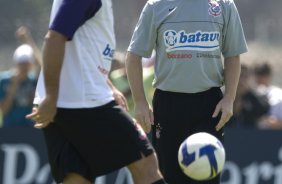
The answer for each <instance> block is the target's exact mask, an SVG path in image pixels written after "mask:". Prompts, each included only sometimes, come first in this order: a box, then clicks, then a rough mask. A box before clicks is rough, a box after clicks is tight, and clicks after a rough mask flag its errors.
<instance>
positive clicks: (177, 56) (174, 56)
mask: <svg viewBox="0 0 282 184" xmlns="http://www.w3.org/2000/svg"><path fill="white" fill-rule="evenodd" d="M166 55H167V58H168V59H191V58H192V57H193V56H192V54H170V53H167V54H166Z"/></svg>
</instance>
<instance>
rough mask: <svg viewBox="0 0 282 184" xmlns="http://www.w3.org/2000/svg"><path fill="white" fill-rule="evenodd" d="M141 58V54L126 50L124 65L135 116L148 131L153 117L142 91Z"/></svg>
mask: <svg viewBox="0 0 282 184" xmlns="http://www.w3.org/2000/svg"><path fill="white" fill-rule="evenodd" d="M141 59H142V58H141V56H138V55H136V54H133V53H131V52H128V53H127V56H126V61H125V65H126V70H127V77H128V82H129V85H130V89H131V92H132V96H133V101H134V104H135V118H136V120H137V122H138V123H139V124H140V125H141V126H142V128H143V129H144V130H145V131H146V132H147V133H148V132H150V130H151V124H153V122H154V118H153V112H152V109H151V107H150V106H149V104H148V102H147V100H146V95H145V91H144V85H143V69H142V62H141Z"/></svg>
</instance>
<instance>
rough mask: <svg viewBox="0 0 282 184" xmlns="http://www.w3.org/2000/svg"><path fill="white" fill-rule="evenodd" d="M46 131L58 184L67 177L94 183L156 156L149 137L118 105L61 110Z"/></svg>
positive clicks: (52, 168) (54, 174)
mask: <svg viewBox="0 0 282 184" xmlns="http://www.w3.org/2000/svg"><path fill="white" fill-rule="evenodd" d="M43 130H44V135H45V140H46V144H47V148H48V157H49V162H50V165H51V171H52V175H53V177H54V179H55V180H56V182H58V183H60V182H62V181H63V179H64V177H65V176H66V174H68V173H77V174H80V175H81V176H83V177H85V178H86V179H88V180H89V181H94V180H95V178H96V177H97V176H99V175H104V174H106V173H108V172H111V171H114V170H116V169H119V168H121V167H124V166H127V165H129V164H130V163H132V162H134V161H137V160H140V159H141V158H142V155H144V156H148V155H150V154H152V153H153V152H154V150H153V148H152V146H151V144H150V143H149V141H148V139H147V137H146V134H145V133H144V132H143V131H142V129H141V128H140V127H139V126H137V125H136V124H135V123H134V122H133V121H132V118H130V116H129V115H128V114H127V113H125V112H124V111H123V110H122V109H121V108H120V107H119V106H118V105H116V103H115V102H110V103H108V104H106V105H103V106H100V107H96V108H89V109H88V108H87V109H62V108H59V109H58V111H57V114H56V117H55V121H54V123H50V125H49V126H48V127H46V128H44V129H43Z"/></svg>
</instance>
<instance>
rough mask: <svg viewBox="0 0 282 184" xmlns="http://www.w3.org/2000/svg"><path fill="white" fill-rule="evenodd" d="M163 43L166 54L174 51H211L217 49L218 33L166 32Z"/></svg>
mask: <svg viewBox="0 0 282 184" xmlns="http://www.w3.org/2000/svg"><path fill="white" fill-rule="evenodd" d="M163 36H164V43H165V46H166V47H167V48H166V52H171V51H176V50H197V51H213V50H216V49H219V39H220V33H219V32H217V31H214V32H204V31H200V30H199V31H196V32H193V33H186V32H185V31H184V30H182V31H179V32H176V31H175V30H167V31H165V32H164V35H163Z"/></svg>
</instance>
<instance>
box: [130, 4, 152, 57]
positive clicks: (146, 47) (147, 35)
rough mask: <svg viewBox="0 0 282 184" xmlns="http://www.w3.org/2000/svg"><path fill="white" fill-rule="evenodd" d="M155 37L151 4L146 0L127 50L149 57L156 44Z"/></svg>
mask: <svg viewBox="0 0 282 184" xmlns="http://www.w3.org/2000/svg"><path fill="white" fill-rule="evenodd" d="M156 37H157V33H156V28H155V23H154V11H153V5H152V4H151V3H149V2H147V4H146V5H145V6H144V8H143V10H142V13H141V15H140V17H139V21H138V23H137V25H136V27H135V30H134V32H133V36H132V38H131V41H130V45H129V47H128V51H129V52H133V53H135V54H137V55H139V56H142V57H150V56H151V54H152V51H153V49H154V46H155V44H156Z"/></svg>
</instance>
